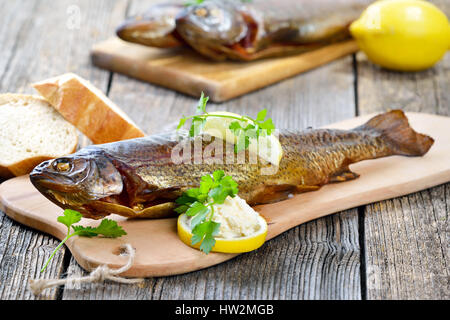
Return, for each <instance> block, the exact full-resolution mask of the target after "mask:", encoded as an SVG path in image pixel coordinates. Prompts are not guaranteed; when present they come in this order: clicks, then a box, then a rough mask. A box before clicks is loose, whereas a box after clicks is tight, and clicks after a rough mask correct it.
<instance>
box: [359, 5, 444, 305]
mask: <svg viewBox="0 0 450 320" xmlns="http://www.w3.org/2000/svg"><path fill="white" fill-rule="evenodd" d="M433 2H434V3H436V4H437V5H438V6H439V7H440V8H442V9H444V11H446V13H447V15H450V3H448V1H443V0H441V1H433ZM357 57H358V64H357V70H358V101H359V111H360V113H361V114H364V113H370V112H379V111H384V110H386V109H388V108H402V109H404V110H408V111H420V112H427V113H437V114H441V115H447V116H449V115H450V95H449V93H448V88H449V87H450V55H448V54H447V56H446V57H445V58H444V60H443V61H441V62H440V63H439V64H438V65H437V66H435V67H434V68H432V69H430V70H426V71H423V72H417V73H400V72H392V71H387V70H382V69H380V68H378V67H376V66H374V65H372V64H370V63H369V62H368V61H367V60H366V58H365V56H364V55H363V54H362V53H360V54H358V56H357ZM412 174H413V173H412ZM449 192H450V184H446V185H442V186H438V187H435V188H431V189H428V190H425V191H422V192H418V193H415V194H412V195H409V196H406V197H402V198H399V199H393V200H389V201H383V202H380V203H376V204H372V205H369V206H367V207H366V209H365V211H364V215H363V219H364V221H363V223H364V230H365V237H364V246H365V257H364V264H365V266H366V275H367V277H366V279H365V281H366V287H367V290H366V295H367V298H368V299H448V298H449V297H450V291H449V279H450V278H449V269H448V265H449V251H448V245H449V243H448V212H449V208H450V205H449V204H450V196H449V195H450V193H449Z"/></svg>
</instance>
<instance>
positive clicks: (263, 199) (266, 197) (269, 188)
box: [249, 184, 296, 205]
mask: <svg viewBox="0 0 450 320" xmlns="http://www.w3.org/2000/svg"><path fill="white" fill-rule="evenodd" d="M295 190H296V187H295V185H292V184H274V185H265V186H264V188H262V189H260V190H259V191H258V192H256V194H254V196H253V197H252V200H251V201H250V202H249V204H250V205H254V204H263V203H272V202H277V201H281V200H285V199H287V198H289V194H290V193H295Z"/></svg>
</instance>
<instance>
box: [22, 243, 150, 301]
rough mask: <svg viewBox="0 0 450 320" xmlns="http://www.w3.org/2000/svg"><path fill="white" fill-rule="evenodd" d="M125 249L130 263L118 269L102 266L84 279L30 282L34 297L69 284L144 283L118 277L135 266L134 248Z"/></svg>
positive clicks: (37, 280) (138, 279)
mask: <svg viewBox="0 0 450 320" xmlns="http://www.w3.org/2000/svg"><path fill="white" fill-rule="evenodd" d="M122 248H123V249H125V253H126V254H128V261H127V263H126V264H125V265H123V266H122V267H120V268H118V269H110V268H109V267H108V266H107V265H100V266H98V267H97V268H95V269H94V270H93V271H92V272H91V273H90V274H89V275H87V276H84V277H78V276H75V277H68V278H65V279H33V280H30V289H31V292H33V294H34V295H36V296H37V295H39V294H41V293H42V291H43V290H45V289H47V288H53V287H57V286H61V285H67V284H72V285H75V284H81V283H93V282H103V281H105V280H110V281H113V282H118V283H125V284H133V283H139V282H142V281H144V279H142V278H135V279H129V278H123V277H120V276H118V275H119V274H121V273H123V272H125V271H128V270H129V269H130V268H131V266H132V265H133V262H134V258H135V256H136V252H135V250H134V249H133V247H132V246H131V245H130V244H129V243H127V244H124V245H122Z"/></svg>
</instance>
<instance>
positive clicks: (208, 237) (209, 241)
mask: <svg viewBox="0 0 450 320" xmlns="http://www.w3.org/2000/svg"><path fill="white" fill-rule="evenodd" d="M238 192H239V190H238V185H237V183H236V181H234V180H233V178H232V177H231V176H226V175H225V173H224V172H223V171H222V170H217V171H214V173H213V174H212V175H209V174H208V175H204V176H203V177H202V178H201V182H200V186H199V187H198V188H192V189H188V190H186V191H185V192H184V193H183V194H182V195H181V197H179V198H178V199H177V200H175V202H176V203H178V204H179V206H178V207H177V208H176V209H175V211H176V212H178V213H180V214H182V213H186V215H187V216H189V217H191V229H192V239H191V243H192V245H194V244H196V243H199V242H201V244H200V250H201V251H203V252H204V253H206V254H208V253H209V252H210V251H211V249H212V248H213V247H214V244H215V243H216V240H215V236H216V235H217V234H218V233H219V228H220V223H218V222H214V221H213V220H212V218H213V216H214V205H216V204H223V203H224V202H225V199H226V198H227V197H228V196H230V197H232V198H234V197H235V196H236V194H237V193H238Z"/></svg>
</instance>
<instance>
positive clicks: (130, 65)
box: [91, 38, 358, 102]
mask: <svg viewBox="0 0 450 320" xmlns="http://www.w3.org/2000/svg"><path fill="white" fill-rule="evenodd" d="M357 50H358V46H357V45H356V43H355V42H354V41H353V40H350V41H346V42H341V43H336V44H333V45H329V46H326V47H323V48H320V49H317V50H314V51H311V52H306V53H302V54H297V55H292V56H287V57H281V58H270V59H263V60H258V61H252V62H232V61H225V62H213V61H211V60H208V59H206V58H203V57H202V56H201V55H199V54H197V53H195V52H193V51H192V50H190V49H186V48H177V49H158V48H150V47H145V46H142V45H138V44H133V43H128V42H125V41H122V40H120V39H119V38H111V39H109V40H106V41H104V42H101V43H98V44H96V45H95V46H94V47H93V48H92V51H91V58H92V62H93V63H94V65H96V66H98V67H101V68H105V69H108V70H111V71H114V72H119V73H123V74H125V75H128V76H130V77H134V78H137V79H140V80H144V81H147V82H150V83H153V84H157V85H160V86H163V87H167V88H170V89H173V90H177V91H180V92H183V93H186V94H189V95H192V96H194V97H199V96H200V94H201V92H202V91H204V92H205V94H207V95H208V96H209V97H210V99H211V100H212V101H215V102H221V101H225V100H228V99H231V98H234V97H237V96H240V95H243V94H245V93H248V92H250V91H253V90H256V89H260V88H262V87H265V86H267V85H270V84H273V83H275V82H278V81H280V80H283V79H286V78H288V77H292V76H294V75H296V74H299V73H301V72H305V71H308V70H310V69H313V68H316V67H318V66H320V65H323V64H325V63H328V62H330V61H333V60H335V59H338V58H340V57H343V56H345V55H348V54H351V53H353V52H356V51H357Z"/></svg>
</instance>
